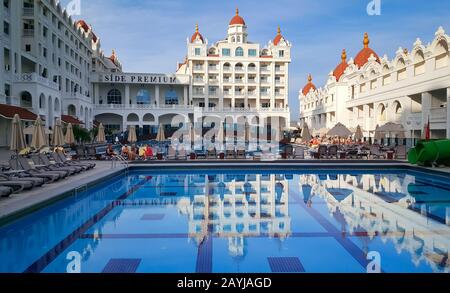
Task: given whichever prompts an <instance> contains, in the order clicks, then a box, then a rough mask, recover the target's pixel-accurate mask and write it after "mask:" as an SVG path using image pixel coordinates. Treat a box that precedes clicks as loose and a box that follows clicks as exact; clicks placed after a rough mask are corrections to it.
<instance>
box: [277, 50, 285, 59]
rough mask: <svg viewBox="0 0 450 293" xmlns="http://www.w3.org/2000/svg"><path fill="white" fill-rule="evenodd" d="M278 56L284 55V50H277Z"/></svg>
mask: <svg viewBox="0 0 450 293" xmlns="http://www.w3.org/2000/svg"><path fill="white" fill-rule="evenodd" d="M278 57H280V58H283V57H284V50H280V51H278Z"/></svg>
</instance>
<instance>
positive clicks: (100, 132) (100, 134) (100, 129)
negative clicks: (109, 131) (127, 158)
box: [97, 123, 106, 143]
mask: <svg viewBox="0 0 450 293" xmlns="http://www.w3.org/2000/svg"><path fill="white" fill-rule="evenodd" d="M97 142H98V143H105V142H106V137H105V127H104V126H103V123H100V125H99V126H98V134H97Z"/></svg>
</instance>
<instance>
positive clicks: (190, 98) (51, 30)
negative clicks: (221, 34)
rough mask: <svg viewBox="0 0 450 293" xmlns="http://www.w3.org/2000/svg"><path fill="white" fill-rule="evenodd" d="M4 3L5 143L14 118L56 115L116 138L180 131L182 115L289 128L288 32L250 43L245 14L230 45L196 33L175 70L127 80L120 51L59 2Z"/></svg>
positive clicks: (0, 69)
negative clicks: (176, 121) (162, 128)
mask: <svg viewBox="0 0 450 293" xmlns="http://www.w3.org/2000/svg"><path fill="white" fill-rule="evenodd" d="M2 2H3V3H2V4H1V5H0V15H1V16H2V21H1V23H0V28H1V31H0V40H1V43H0V51H1V52H0V132H1V133H6V134H7V135H1V136H0V146H6V145H8V143H9V128H10V121H11V118H12V116H13V114H14V113H10V112H18V113H22V112H23V111H28V112H31V113H33V114H36V115H39V116H41V117H42V118H43V120H44V121H45V124H46V127H52V126H53V125H54V123H55V121H56V119H57V118H62V119H63V120H70V121H72V120H73V119H72V118H76V119H78V120H79V122H80V123H83V124H82V125H83V126H84V127H86V128H92V127H93V125H94V121H96V122H102V123H103V124H104V125H105V127H106V128H109V129H111V130H112V131H116V132H119V131H125V130H126V129H127V128H128V126H130V125H135V126H139V127H140V129H142V130H141V134H146V133H151V132H155V131H156V129H157V127H158V125H159V124H163V125H166V126H169V125H170V124H173V118H174V117H176V116H177V117H180V116H181V117H182V118H184V120H186V122H192V123H194V124H195V125H197V127H202V125H204V122H205V121H204V120H205V117H212V119H213V120H218V121H222V122H223V121H225V120H226V121H227V123H229V124H236V123H239V122H241V121H242V120H243V121H245V122H246V123H249V124H252V125H255V126H263V125H265V124H267V123H268V124H271V123H272V124H275V123H274V122H273V121H275V120H277V122H276V123H279V124H281V125H280V126H281V127H283V126H288V125H289V123H290V113H289V106H288V92H289V84H288V78H289V75H288V74H289V63H290V61H291V59H290V49H291V44H290V43H289V42H288V41H287V40H286V39H285V38H284V37H283V36H282V35H281V32H280V31H279V32H278V34H277V35H276V37H275V39H274V40H273V41H270V42H269V44H268V45H267V46H265V47H264V48H263V47H261V46H260V45H259V44H256V43H251V42H249V41H248V39H247V37H248V35H247V26H246V24H245V21H244V19H243V18H242V17H241V16H239V15H238V12H236V15H235V16H234V17H233V19H232V20H231V21H230V24H229V27H228V33H227V36H226V39H225V40H223V41H219V42H217V43H215V44H212V45H209V44H208V40H206V39H205V38H203V36H202V35H201V34H200V32H199V30H198V26H197V29H196V31H195V33H194V35H193V36H192V37H191V38H189V39H188V42H187V56H186V59H185V62H184V63H182V64H179V65H178V67H177V71H176V72H175V73H173V74H160V73H154V74H153V73H149V74H147V73H144V74H142V73H124V72H123V71H122V65H121V63H120V61H119V59H118V57H117V55H116V54H115V52H114V51H113V54H112V55H111V56H109V57H107V56H105V55H104V53H103V51H102V49H101V43H100V38H98V37H97V36H96V35H95V33H94V31H93V29H92V27H91V26H90V25H88V24H87V23H86V22H85V21H82V20H80V21H74V20H73V19H72V18H71V17H70V16H69V15H68V14H67V13H66V12H65V11H64V9H63V7H61V5H60V4H59V3H58V1H56V0H2ZM8 106H13V107H15V108H12V107H8ZM1 107H3V109H1ZM11 109H12V110H11ZM5 112H6V114H5ZM1 113H3V114H1ZM241 117H242V118H241ZM272 120H273V121H272ZM172 126H176V125H172ZM204 126H208V125H204ZM280 126H278V125H277V128H278V127H280Z"/></svg>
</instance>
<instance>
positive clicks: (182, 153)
mask: <svg viewBox="0 0 450 293" xmlns="http://www.w3.org/2000/svg"><path fill="white" fill-rule="evenodd" d="M187 157H188V156H187V152H186V149H185V148H183V147H182V148H181V149H179V151H178V155H177V159H178V160H187Z"/></svg>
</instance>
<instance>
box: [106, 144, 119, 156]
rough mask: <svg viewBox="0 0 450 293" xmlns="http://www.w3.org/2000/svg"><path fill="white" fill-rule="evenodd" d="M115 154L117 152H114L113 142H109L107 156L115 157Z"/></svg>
mask: <svg viewBox="0 0 450 293" xmlns="http://www.w3.org/2000/svg"><path fill="white" fill-rule="evenodd" d="M115 156H117V154H116V153H115V152H114V149H113V147H112V144H108V148H107V149H106V157H108V158H113V157H115Z"/></svg>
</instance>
